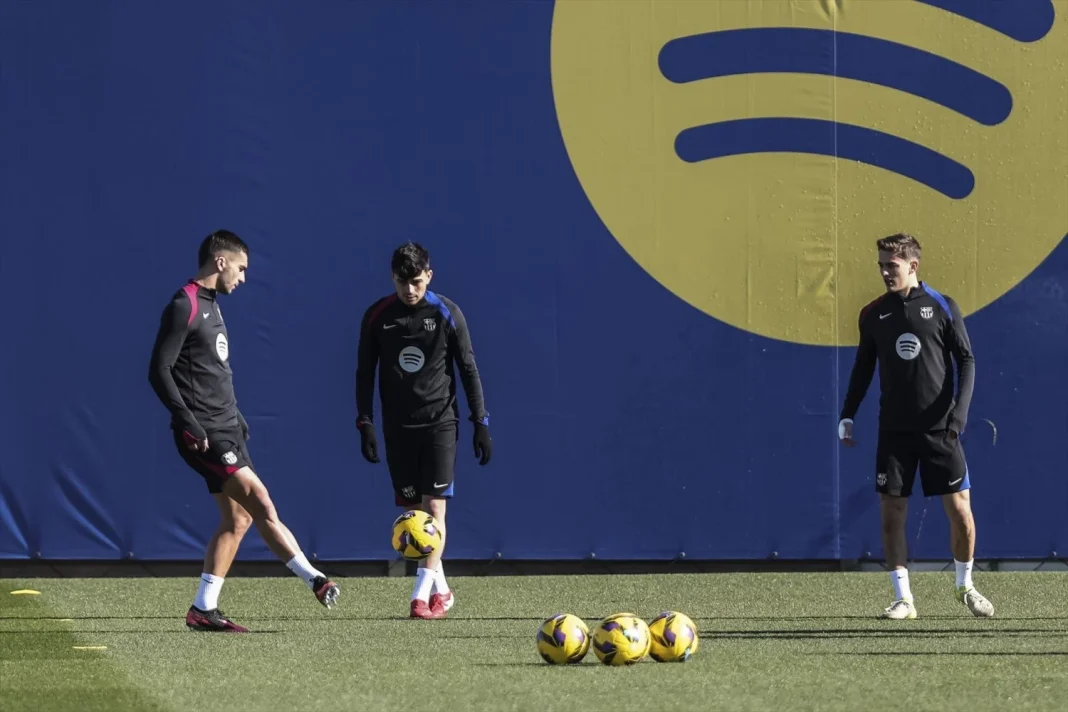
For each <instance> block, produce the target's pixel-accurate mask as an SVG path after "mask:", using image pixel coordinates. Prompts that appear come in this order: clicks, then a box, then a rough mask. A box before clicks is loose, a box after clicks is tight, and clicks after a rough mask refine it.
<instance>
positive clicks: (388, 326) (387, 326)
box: [382, 324, 396, 329]
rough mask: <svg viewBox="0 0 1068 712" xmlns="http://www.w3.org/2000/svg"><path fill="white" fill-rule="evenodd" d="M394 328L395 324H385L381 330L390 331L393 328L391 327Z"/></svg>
mask: <svg viewBox="0 0 1068 712" xmlns="http://www.w3.org/2000/svg"><path fill="white" fill-rule="evenodd" d="M395 326H396V324H386V325H385V326H383V327H382V328H383V329H392V328H393V327H395Z"/></svg>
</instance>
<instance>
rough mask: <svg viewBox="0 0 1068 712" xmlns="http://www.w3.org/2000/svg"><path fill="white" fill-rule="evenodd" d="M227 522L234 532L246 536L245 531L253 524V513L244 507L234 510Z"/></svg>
mask: <svg viewBox="0 0 1068 712" xmlns="http://www.w3.org/2000/svg"><path fill="white" fill-rule="evenodd" d="M226 524H227V525H228V528H229V529H230V531H232V532H233V533H234V534H237V535H238V536H244V534H245V532H247V531H248V530H249V527H251V526H252V515H251V514H249V513H248V512H246V511H245V509H244V508H243V507H242V508H241V509H240V510H239V511H237V512H234V514H233V516H232V518H231V519H230V521H228V522H226Z"/></svg>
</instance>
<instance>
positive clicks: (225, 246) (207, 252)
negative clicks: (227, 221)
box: [197, 230, 248, 267]
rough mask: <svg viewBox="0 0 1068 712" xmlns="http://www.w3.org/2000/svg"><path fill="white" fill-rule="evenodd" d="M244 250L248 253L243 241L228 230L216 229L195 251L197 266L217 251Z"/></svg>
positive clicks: (209, 259)
mask: <svg viewBox="0 0 1068 712" xmlns="http://www.w3.org/2000/svg"><path fill="white" fill-rule="evenodd" d="M223 251H226V252H244V253H245V254H246V255H247V254H248V245H246V244H245V241H244V240H242V239H241V238H240V237H238V236H237V235H236V234H235V233H232V232H230V231H229V230H216V231H215V232H213V233H211V234H210V235H208V236H207V237H205V238H204V240H203V241H202V242H201V243H200V250H199V252H198V253H197V259H198V260H199V262H198V266H199V267H203V266H204V265H206V264H207V263H208V262H210V261H211V260H212V258H214V257H215V255H216V254H218V253H219V252H223Z"/></svg>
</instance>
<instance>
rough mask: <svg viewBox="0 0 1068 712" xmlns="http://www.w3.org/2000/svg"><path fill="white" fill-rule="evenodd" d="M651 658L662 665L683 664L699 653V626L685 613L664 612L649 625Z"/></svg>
mask: <svg viewBox="0 0 1068 712" xmlns="http://www.w3.org/2000/svg"><path fill="white" fill-rule="evenodd" d="M649 637H650V638H651V645H650V646H649V657H651V658H652V659H653V660H656V661H657V662H660V663H683V662H686V661H687V660H689V659H690V657H691V656H692V655H693V654H694V653H696V652H697V647H698V639H697V626H695V625H694V624H693V621H692V620H690V618H689V617H688V616H687V615H686V614H685V613H679V612H678V611H664V612H663V613H661V614H660V615H658V616H657V617H656V618H654V619H653V620H652V622H650V623H649Z"/></svg>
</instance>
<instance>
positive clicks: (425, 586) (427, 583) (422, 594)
mask: <svg viewBox="0 0 1068 712" xmlns="http://www.w3.org/2000/svg"><path fill="white" fill-rule="evenodd" d="M433 586H434V572H433V571H432V570H431V569H428V568H427V567H425V566H420V567H419V570H418V571H417V572H416V574H415V587H414V588H413V589H412V600H413V601H414V600H415V599H417V598H418V599H419V600H420V601H429V600H430V589H431V588H433Z"/></svg>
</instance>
